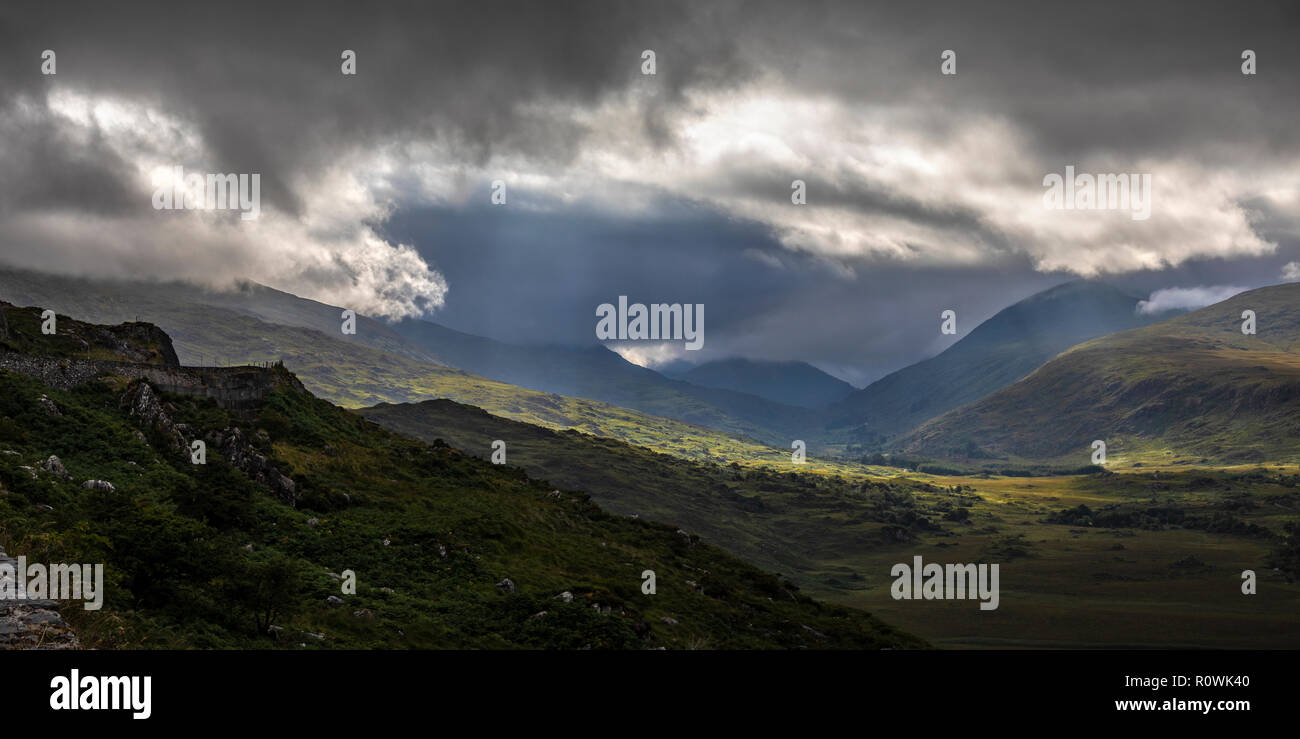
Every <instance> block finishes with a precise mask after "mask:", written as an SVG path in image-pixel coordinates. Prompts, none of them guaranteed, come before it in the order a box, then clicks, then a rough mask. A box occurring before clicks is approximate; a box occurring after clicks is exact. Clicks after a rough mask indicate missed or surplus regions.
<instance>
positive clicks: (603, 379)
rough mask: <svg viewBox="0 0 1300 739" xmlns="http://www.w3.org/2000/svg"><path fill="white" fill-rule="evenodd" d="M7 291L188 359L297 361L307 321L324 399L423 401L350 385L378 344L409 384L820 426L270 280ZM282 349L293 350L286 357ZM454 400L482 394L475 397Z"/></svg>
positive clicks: (616, 365)
mask: <svg viewBox="0 0 1300 739" xmlns="http://www.w3.org/2000/svg"><path fill="white" fill-rule="evenodd" d="M0 298H3V299H6V300H9V301H11V302H14V303H21V304H26V305H40V306H43V307H49V308H53V309H54V310H57V311H59V312H61V313H67V314H69V315H75V316H78V317H81V318H83V319H85V320H90V321H97V322H100V323H113V322H119V321H128V320H143V321H149V322H152V323H155V324H157V325H158V326H161V327H162V328H163V329H164V330H165V331H167V332H168V333H169V334H171V335H172V336H173V337H174V338H175V339H176V341H177V348H178V350H180V352H181V354H182V358H183V359H185V361H187V362H199V361H202V362H204V363H209V364H211V363H219V362H226V363H229V362H231V361H243V359H240V358H247V357H250V356H252V355H257V356H259V357H260V358H261V359H263V360H265V359H281V358H283V359H284V360H285V361H286V362H289V361H290V359H291V358H292V357H290V356H289V355H288V353H289V352H293V351H296V350H297V347H296V345H292V344H291V345H289V346H286V347H279V346H277V343H278V341H277V337H276V336H274V335H272V333H273V331H274V330H275V329H268V328H267V326H268V325H269V326H276V327H284V328H285V329H287V330H289V331H296V332H297V333H298V334H299V335H302V331H303V330H308V331H313V332H315V333H317V334H319V335H320V336H322V337H326V338H328V339H330V340H331V342H330V344H331V347H330V349H329V350H328V353H329V354H330V355H331V356H332V357H334V358H341V359H342V360H343V363H342V364H338V365H333V368H332V367H331V366H328V365H322V364H312V365H310V366H305V365H293V364H291V365H290V366H291V367H293V368H294V369H295V371H297V372H299V373H300V374H301V375H302V377H303V380H304V382H307V383H308V384H309V386H312V385H313V383H314V389H316V390H319V391H320V394H321V395H322V397H326V398H329V399H330V400H333V401H335V402H339V403H341V404H344V405H354V404H355V405H371V404H374V403H378V402H382V401H385V400H387V401H394V400H396V401H401V400H411V399H415V398H411V397H408V396H401V397H389V396H385V395H384V394H383V391H382V387H383V386H384V384H385V383H383V382H381V383H371V382H368V380H369V379H371V378H373V377H375V375H374V374H373V373H369V372H367V373H365V374H366V376H365V377H363V378H361V383H360V387H361V388H362V389H361V390H360V391H358V392H357V393H350V391H343V390H342V389H341V388H340V385H339V383H337V382H334V378H333V377H332V376H331V372H332V371H337V372H344V371H346V370H348V369H349V366H350V365H351V364H353V363H354V362H350V361H348V353H349V350H350V351H353V352H355V353H356V355H357V358H356V360H355V363H358V364H362V365H367V364H373V362H372V361H371V359H372V358H373V357H374V354H373V353H372V352H367V351H365V350H367V349H370V350H379V351H381V352H383V353H384V354H385V356H388V355H396V356H398V357H400V358H401V359H402V360H407V361H404V362H394V363H393V365H394V366H393V369H392V370H391V371H389V373H388V374H389V375H391V376H392V378H393V379H394V380H396V383H397V384H399V385H408V386H409V385H411V384H412V383H413V381H416V384H418V378H419V377H421V376H422V375H425V374H428V366H427V365H438V366H441V367H442V368H443V369H449V368H458V369H460V370H463V371H464V372H466V373H470V374H471V375H476V376H478V377H479V378H486V379H487V380H488V381H491V382H495V383H496V384H497V387H498V389H501V388H505V387H508V386H517V387H518V388H523V389H527V390H531V391H533V392H534V393H546V394H552V395H562V396H565V397H569V398H577V399H583V400H590V401H595V402H598V403H604V404H608V405H614V406H618V407H622V408H629V409H632V410H636V411H639V412H640V413H642V414H649V415H653V416H660V417H664V418H671V419H674V420H677V421H681V422H684V423H687V424H694V425H700V426H707V427H709V428H712V429H715V430H719V431H721V432H723V433H724V434H729V435H738V436H744V437H748V438H752V439H757V440H760V441H762V442H764V443H767V444H773V445H777V446H781V447H788V446H789V444H790V442H791V440H793V439H810V440H811V439H812V438H813V437H814V434H815V432H816V431H817V430H818V429H819V428H820V422H819V420H818V419H817V418H816V416H815V415H814V414H813V413H812V412H811V411H809V410H807V409H804V408H795V407H792V406H788V405H785V404H782V403H776V402H772V401H770V400H766V399H763V398H759V397H757V396H754V395H748V394H745V393H737V392H732V391H728V390H719V389H714V388H706V387H700V386H697V385H693V384H691V383H688V382H681V381H678V380H671V379H669V378H667V377H664V376H662V375H660V374H658V373H656V372H654V371H652V370H648V369H645V368H644V367H638V366H636V365H634V364H631V363H629V362H628V361H626V360H624V359H623V358H622V357H620V356H619V355H618V354H616V353H614V352H612V351H609V350H608V349H606V348H604V347H601V346H591V347H587V348H570V347H558V346H523V345H515V344H507V343H504V342H498V341H493V340H491V339H487V338H484V337H481V336H474V335H471V334H466V333H462V332H460V331H455V330H453V329H450V328H447V327H445V326H440V325H438V324H436V323H432V322H429V321H422V320H421V321H414V320H412V321H404V322H402V323H400V324H398V325H397V326H396V327H390V326H388V325H387V324H385V323H383V322H381V321H376V320H373V319H369V318H367V317H365V316H363V315H358V316H356V321H357V323H356V333H355V334H343V333H342V332H341V331H340V326H341V323H342V321H341V319H340V314H341V313H342V308H340V307H334V306H329V305H326V304H324V303H319V302H316V301H313V300H307V299H304V298H299V297H298V296H296V295H291V294H289V293H285V292H281V291H279V290H274V289H272V288H269V287H265V286H263V285H256V284H244V285H241V286H239V287H238V288H236V289H232V290H225V291H218V290H207V289H203V288H199V287H195V286H192V285H184V284H180V283H163V284H155V283H149V284H141V283H133V282H126V281H122V282H117V281H109V280H88V279H77V278H69V277H60V276H55V275H46V274H39V273H34V272H24V271H17V270H0ZM232 314H233V316H232ZM245 319H254V321H255V322H252V323H250V322H248V321H247V320H245ZM218 323H224V324H227V325H225V326H221V325H217V324H218ZM232 326H238V327H240V328H242V329H250V328H256V329H257V330H258V333H254V334H248V335H246V336H245V337H243V338H242V339H240V338H239V337H236V336H234V335H233V331H232ZM214 328H215V329H216V331H217V334H216V335H214V334H213V329H214ZM232 339H234V340H232ZM277 351H280V352H282V353H284V354H285V356H284V357H280V356H275V352H277ZM187 352H188V353H187ZM300 356H301V355H300ZM366 391H369V392H372V393H373V395H367V394H365V393H366ZM426 397H427V396H426ZM448 397H456V398H457V399H458V400H462V401H464V402H475V399H474V398H471V397H468V396H448ZM533 397H536V396H533Z"/></svg>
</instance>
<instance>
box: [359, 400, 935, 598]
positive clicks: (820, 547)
mask: <svg viewBox="0 0 1300 739" xmlns="http://www.w3.org/2000/svg"><path fill="white" fill-rule="evenodd" d="M359 412H360V413H361V414H362V415H363V416H365V417H366V418H369V419H370V420H372V421H375V422H377V423H379V424H381V425H383V426H385V427H386V428H389V429H391V430H393V431H396V432H398V433H401V434H403V435H405V436H410V437H412V438H418V439H423V440H425V441H428V442H435V441H437V440H442V441H445V442H447V443H449V444H451V445H452V446H455V447H457V448H460V449H464V450H467V452H468V453H470V454H473V455H475V456H479V457H483V458H487V457H488V456H489V455H490V454H491V451H492V442H493V441H494V440H497V439H500V440H503V441H505V442H506V451H507V457H506V462H507V463H508V464H511V465H518V466H520V467H522V468H524V469H525V470H527V472H528V474H529V475H530V476H532V477H536V478H539V479H544V480H549V481H550V482H552V483H555V484H557V485H563V486H567V487H572V488H579V489H582V490H586V491H587V492H589V493H591V494H592V496H593V497H594V498H595V500H596V501H597V502H598V503H600V504H601V505H602V506H603V507H605V508H607V509H609V510H610V511H613V512H616V513H622V514H626V515H640V516H645V517H649V518H652V519H655V520H660V521H671V522H673V523H676V524H680V525H682V526H685V527H686V528H688V529H689V530H691V531H692V532H695V533H698V534H700V536H702V537H703V538H704V539H705V540H706V541H709V542H712V543H714V544H717V545H718V546H721V547H723V548H724V549H726V550H727V551H730V552H733V553H735V554H737V555H739V556H741V557H742V558H744V559H745V560H746V561H749V562H753V563H755V564H758V565H760V566H762V567H764V568H768V569H773V570H776V571H779V572H781V573H783V574H789V575H790V576H792V577H796V578H803V577H804V576H805V575H806V573H808V572H809V571H813V570H816V569H818V568H819V567H820V565H821V560H822V558H824V557H826V556H827V554H828V553H831V552H834V553H835V554H836V556H841V557H847V556H853V555H854V554H858V553H862V552H865V551H873V550H878V549H879V548H880V547H881V546H882V544H894V543H897V542H898V541H906V540H910V539H912V538H913V537H915V536H916V534H917V533H918V532H920V531H926V530H939V528H940V527H939V526H938V524H937V523H936V521H937V519H938V518H939V516H941V515H942V513H943V512H942V511H931V512H929V516H930V518H927V512H926V511H925V510H923V509H922V508H921V507H919V506H918V505H917V503H916V501H915V500H914V499H913V497H912V492H911V487H912V486H911V485H909V484H908V483H906V482H904V481H886V480H883V479H880V478H875V479H867V477H866V475H865V472H866V470H865V468H858V469H856V470H848V471H847V472H848V474H846V475H840V474H829V472H831V471H834V472H839V471H841V470H836V469H834V468H832V469H831V470H827V469H826V468H824V467H822V466H820V465H817V464H814V463H812V462H810V463H808V464H806V465H802V466H798V467H797V466H795V465H794V464H793V463H791V461H790V458H789V456H788V455H787V456H786V457H785V460H784V464H782V465H776V464H770V465H765V466H764V467H762V468H752V467H749V468H742V467H741V466H740V465H737V464H732V465H729V466H723V465H719V464H707V463H699V462H694V461H690V460H686V459H681V458H678V457H674V456H670V455H667V454H658V453H656V452H653V451H651V450H648V449H644V448H641V447H637V446H633V445H630V444H626V443H623V442H621V441H618V440H615V439H606V438H600V437H596V436H592V435H589V434H583V433H580V432H578V431H572V430H570V431H553V430H551V429H545V428H539V427H537V426H533V425H530V424H525V423H518V422H515V421H511V420H508V419H504V418H499V417H497V416H493V415H491V414H489V413H487V412H485V411H483V410H481V409H479V408H474V407H471V406H466V405H461V404H459V403H453V402H451V401H447V400H433V401H425V402H423V403H416V404H402V405H379V406H375V407H373V408H364V409H361V410H360V411H359ZM931 519H934V520H931Z"/></svg>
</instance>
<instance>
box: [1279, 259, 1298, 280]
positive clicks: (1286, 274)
mask: <svg viewBox="0 0 1300 739" xmlns="http://www.w3.org/2000/svg"><path fill="white" fill-rule="evenodd" d="M1282 279H1284V280H1300V262H1287V263H1286V264H1284V265H1282Z"/></svg>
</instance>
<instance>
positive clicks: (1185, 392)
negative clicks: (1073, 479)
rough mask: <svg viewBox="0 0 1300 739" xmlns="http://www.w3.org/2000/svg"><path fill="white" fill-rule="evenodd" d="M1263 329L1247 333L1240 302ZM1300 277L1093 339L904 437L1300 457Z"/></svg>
mask: <svg viewBox="0 0 1300 739" xmlns="http://www.w3.org/2000/svg"><path fill="white" fill-rule="evenodd" d="M1244 310H1253V311H1255V313H1256V315H1257V320H1258V327H1257V328H1258V333H1257V335H1254V336H1247V335H1243V334H1242V332H1241V325H1242V318H1241V315H1242V311H1244ZM1298 418H1300V284H1294V283H1293V284H1286V285H1277V286H1274V287H1265V288H1260V289H1258V290H1251V291H1249V292H1245V293H1242V294H1240V295H1237V296H1235V297H1233V298H1230V299H1228V300H1225V301H1223V302H1221V303H1218V304H1216V305H1212V306H1210V307H1208V308H1202V309H1201V310H1198V311H1195V312H1193V313H1189V314H1186V315H1183V316H1179V317H1177V318H1173V319H1170V320H1167V321H1164V322H1161V323H1158V324H1154V325H1151V326H1146V327H1144V328H1139V329H1134V330H1131V331H1125V332H1122V333H1118V334H1113V335H1110V336H1106V337H1103V338H1100V339H1096V340H1093V341H1089V342H1086V343H1083V344H1080V345H1079V346H1076V347H1074V348H1073V349H1071V350H1069V351H1068V352H1065V353H1064V354H1062V355H1061V356H1059V357H1057V358H1056V359H1053V360H1052V361H1050V362H1048V363H1047V364H1045V365H1044V366H1043V367H1041V368H1039V369H1038V370H1037V371H1036V372H1034V373H1033V374H1031V375H1030V376H1028V377H1026V378H1024V379H1023V380H1021V381H1020V382H1017V383H1015V384H1014V385H1011V386H1010V387H1007V388H1005V389H1003V390H1001V391H999V392H997V393H995V394H993V395H991V396H989V397H987V398H984V399H982V400H979V401H977V402H975V403H972V404H970V405H967V406H965V407H962V408H959V409H957V410H955V411H953V412H951V413H948V414H947V415H944V416H941V417H940V418H937V419H935V420H933V421H931V422H929V423H927V424H925V425H923V426H921V427H920V428H918V429H917V430H916V431H914V432H913V433H911V434H909V435H908V436H906V437H905V438H903V439H900V440H899V442H898V447H899V448H900V449H902V450H904V451H906V452H909V453H914V454H923V455H930V456H937V457H966V458H972V457H973V458H984V457H1004V458H1005V457H1018V458H1023V459H1062V460H1073V461H1075V462H1078V463H1080V464H1082V463H1086V462H1087V461H1088V459H1089V458H1090V455H1091V453H1092V452H1091V448H1090V445H1091V443H1092V442H1093V440H1095V439H1101V440H1103V441H1105V442H1106V445H1107V455H1108V460H1110V461H1112V462H1116V461H1139V460H1145V461H1162V462H1172V461H1181V462H1198V463H1199V462H1216V463H1241V462H1259V461H1265V460H1267V461H1271V462H1288V461H1290V462H1294V461H1297V460H1300V422H1298V421H1297V419H1298Z"/></svg>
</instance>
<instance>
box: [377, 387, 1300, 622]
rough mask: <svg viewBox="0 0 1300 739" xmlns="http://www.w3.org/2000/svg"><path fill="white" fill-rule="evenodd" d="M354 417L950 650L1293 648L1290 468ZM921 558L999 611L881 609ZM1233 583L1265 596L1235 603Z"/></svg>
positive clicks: (442, 409) (1295, 568)
mask: <svg viewBox="0 0 1300 739" xmlns="http://www.w3.org/2000/svg"><path fill="white" fill-rule="evenodd" d="M361 412H362V413H363V414H365V415H367V416H368V417H370V418H372V419H374V420H377V421H379V422H380V423H382V424H384V425H385V426H388V427H389V428H392V429H395V430H398V431H399V432H401V433H403V434H408V435H413V436H419V437H421V438H425V439H428V440H436V439H443V440H445V441H447V442H449V443H452V444H453V445H456V446H461V447H463V448H464V449H466V450H469V451H470V453H472V454H476V455H480V456H487V455H488V454H489V450H490V447H489V444H490V443H491V440H493V439H501V440H503V441H505V442H506V445H507V455H508V456H507V461H508V462H509V463H510V464H512V465H516V464H517V465H520V466H522V467H524V468H525V469H527V470H528V472H529V474H530V475H532V476H535V477H541V478H545V479H549V480H550V481H551V482H553V483H557V484H563V485H570V484H572V485H574V486H580V487H582V488H583V489H585V490H587V491H589V492H590V493H591V494H592V497H593V498H594V499H595V500H596V501H597V502H599V503H600V505H601V506H602V507H604V508H606V509H607V510H610V511H613V512H617V513H625V514H629V515H631V514H640V515H641V516H642V517H652V518H655V519H658V520H663V521H671V522H673V523H676V524H680V525H682V526H684V527H686V528H687V529H688V530H690V531H692V532H697V533H699V534H700V536H701V537H702V538H703V539H704V540H705V541H710V542H713V543H717V544H720V545H722V546H723V547H724V548H726V549H727V550H728V551H732V552H734V553H736V554H739V555H740V556H742V557H743V558H745V559H746V560H749V561H753V562H756V563H758V564H760V565H761V566H763V567H764V568H766V569H772V570H776V571H779V572H781V573H783V574H786V575H787V576H789V577H790V578H792V579H794V580H796V582H798V583H799V584H800V585H802V586H803V588H804V590H805V591H808V592H810V593H814V594H816V595H817V596H818V597H820V598H824V599H827V600H830V601H832V602H836V603H843V604H846V605H853V606H856V607H861V608H865V609H868V610H870V611H871V612H872V613H875V614H879V615H882V616H885V615H887V618H886V620H887V621H888V622H890V623H895V624H898V625H900V626H902V627H903V628H905V629H906V630H908V631H910V632H912V633H915V634H918V635H920V636H923V637H924V638H926V639H927V640H930V641H932V642H933V643H936V644H939V645H942V646H945V647H961V648H987V647H1003V648H1006V647H1023V648H1042V647H1048V648H1053V647H1055V648H1087V647H1109V648H1115V647H1124V646H1129V647H1132V646H1142V647H1146V648H1150V647H1158V646H1164V647H1184V648H1186V647H1198V648H1206V647H1219V648H1221V647H1241V648H1248V647H1250V648H1294V647H1297V646H1300V633H1297V632H1296V630H1295V628H1294V624H1295V612H1296V608H1297V607H1300V582H1297V581H1300V558H1298V557H1297V555H1296V552H1297V551H1298V549H1297V540H1298V538H1300V537H1298V536H1297V534H1300V528H1297V523H1296V517H1297V511H1300V496H1298V493H1297V490H1298V489H1300V487H1298V486H1300V474H1297V471H1298V470H1297V468H1296V467H1295V466H1291V467H1289V468H1286V469H1282V468H1278V467H1276V466H1270V468H1269V469H1264V468H1255V467H1253V466H1252V467H1246V468H1240V469H1176V470H1171V469H1169V468H1162V469H1158V470H1146V469H1138V470H1133V471H1131V472H1128V473H1125V474H1111V473H1109V472H1106V471H1101V472H1096V473H1093V474H1088V475H1069V476H1055V477H1043V476H1035V477H1002V476H994V475H989V474H985V473H981V474H978V475H968V476H952V475H943V476H939V475H929V474H923V473H910V474H909V475H908V476H907V477H906V478H901V477H895V478H892V479H883V478H881V477H875V476H868V475H866V474H864V473H863V472H862V471H861V470H859V471H858V472H856V473H855V472H852V471H850V472H846V473H845V474H827V473H826V472H819V471H817V470H816V469H815V468H813V466H812V465H811V464H809V465H807V466H806V467H805V468H803V469H801V471H799V472H794V471H792V467H793V466H792V465H788V464H787V465H786V467H785V468H784V470H783V471H779V470H777V469H773V468H763V469H744V468H736V467H719V466H717V465H711V464H696V463H692V462H690V461H687V460H682V459H678V458H675V457H671V456H667V455H661V454H655V453H653V452H649V451H647V450H644V449H637V448H636V447H632V446H628V445H626V444H622V443H620V442H617V441H615V440H611V439H602V438H598V437H592V436H587V435H584V434H580V433H576V432H571V431H569V432H555V431H551V430H548V429H541V428H536V427H532V426H528V425H526V424H519V423H515V422H513V421H509V420H506V419H501V418H496V417H493V416H491V415H489V414H487V413H484V412H482V411H481V410H479V409H476V408H470V407H466V406H462V405H459V404H456V403H451V402H448V401H429V402H424V403H419V404H414V405H401V406H379V407H375V408H370V409H364V410H362V411H361ZM1076 466H1077V465H1076ZM810 468H811V469H810ZM873 471H878V472H884V471H885V470H883V469H879V468H874V469H873ZM894 472H895V473H896V472H897V470H895V471H894ZM1288 531H1289V532H1291V533H1290V534H1288V533H1287V532H1288ZM917 554H921V555H923V556H924V557H925V558H926V560H927V561H939V562H996V563H1000V564H1001V566H1002V572H1003V579H1002V587H1003V588H1004V591H1003V600H1002V605H1001V606H1000V607H999V608H998V609H997V610H996V611H991V612H981V611H977V610H975V611H973V610H972V607H971V604H970V603H968V602H962V601H951V602H937V601H936V602H927V603H917V602H911V601H895V600H893V598H892V597H891V596H890V583H891V578H890V576H889V573H890V572H891V568H892V567H893V565H894V564H895V563H897V562H909V561H911V558H912V557H913V556H915V555H917ZM1245 568H1251V569H1253V570H1255V571H1256V572H1257V573H1258V575H1259V578H1260V595H1259V596H1258V597H1244V596H1243V595H1242V594H1241V591H1240V583H1241V572H1242V570H1243V569H1245ZM1274 568H1277V569H1274Z"/></svg>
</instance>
